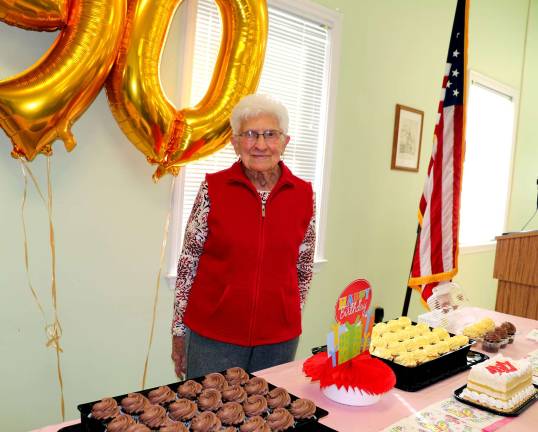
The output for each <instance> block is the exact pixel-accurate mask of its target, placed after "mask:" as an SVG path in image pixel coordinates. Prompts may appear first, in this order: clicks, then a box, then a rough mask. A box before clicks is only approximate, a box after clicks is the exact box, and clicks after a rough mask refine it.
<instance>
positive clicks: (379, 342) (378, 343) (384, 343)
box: [370, 336, 387, 351]
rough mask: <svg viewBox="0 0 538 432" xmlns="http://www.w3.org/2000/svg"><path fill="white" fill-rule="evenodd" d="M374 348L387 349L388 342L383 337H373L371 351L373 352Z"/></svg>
mask: <svg viewBox="0 0 538 432" xmlns="http://www.w3.org/2000/svg"><path fill="white" fill-rule="evenodd" d="M372 346H374V347H379V346H380V347H386V346H387V341H385V340H384V339H383V338H382V337H379V336H373V337H372V339H371V340H370V351H372Z"/></svg>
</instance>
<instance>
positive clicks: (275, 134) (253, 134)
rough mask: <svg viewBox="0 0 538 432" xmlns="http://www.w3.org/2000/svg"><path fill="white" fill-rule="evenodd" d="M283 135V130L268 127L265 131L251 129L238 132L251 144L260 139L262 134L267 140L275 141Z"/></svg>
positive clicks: (269, 141)
mask: <svg viewBox="0 0 538 432" xmlns="http://www.w3.org/2000/svg"><path fill="white" fill-rule="evenodd" d="M282 135H284V133H283V132H280V131H278V130H275V129H268V130H265V131H263V132H258V131H255V130H252V129H249V130H246V131H244V132H241V133H240V134H237V136H239V137H241V138H242V139H244V140H245V141H246V142H248V143H250V144H253V143H255V142H256V141H258V138H259V137H261V136H262V137H263V139H264V141H265V142H268V143H274V142H276V141H277V140H279V139H280V137H281V136H282Z"/></svg>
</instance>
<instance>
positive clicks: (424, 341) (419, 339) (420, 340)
mask: <svg viewBox="0 0 538 432" xmlns="http://www.w3.org/2000/svg"><path fill="white" fill-rule="evenodd" d="M415 340H416V341H417V343H418V345H419V346H421V347H423V346H426V345H429V344H430V339H429V338H428V336H426V335H423V336H419V337H417V338H415Z"/></svg>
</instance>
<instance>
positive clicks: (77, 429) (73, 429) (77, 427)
mask: <svg viewBox="0 0 538 432" xmlns="http://www.w3.org/2000/svg"><path fill="white" fill-rule="evenodd" d="M58 432H82V425H81V424H80V423H75V424H73V425H70V426H66V427H63V428H61V429H58Z"/></svg>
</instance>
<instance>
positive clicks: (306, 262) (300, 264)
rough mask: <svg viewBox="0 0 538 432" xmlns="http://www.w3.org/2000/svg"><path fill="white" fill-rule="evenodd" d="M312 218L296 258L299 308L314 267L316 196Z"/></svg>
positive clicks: (307, 288) (305, 294)
mask: <svg viewBox="0 0 538 432" xmlns="http://www.w3.org/2000/svg"><path fill="white" fill-rule="evenodd" d="M312 201H313V206H314V209H313V211H312V218H311V219H310V223H309V224H308V228H307V229H306V234H305V237H304V239H303V242H302V243H301V246H299V258H298V259H297V276H298V279H299V296H300V300H301V310H302V309H303V307H304V305H305V302H306V296H307V295H308V291H309V290H310V282H311V281H312V272H313V269H314V252H315V249H316V196H315V195H314V196H313V199H312Z"/></svg>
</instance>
